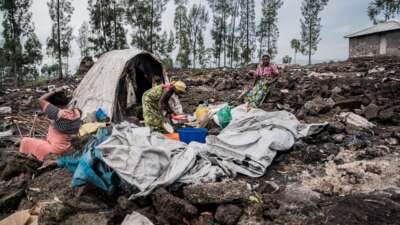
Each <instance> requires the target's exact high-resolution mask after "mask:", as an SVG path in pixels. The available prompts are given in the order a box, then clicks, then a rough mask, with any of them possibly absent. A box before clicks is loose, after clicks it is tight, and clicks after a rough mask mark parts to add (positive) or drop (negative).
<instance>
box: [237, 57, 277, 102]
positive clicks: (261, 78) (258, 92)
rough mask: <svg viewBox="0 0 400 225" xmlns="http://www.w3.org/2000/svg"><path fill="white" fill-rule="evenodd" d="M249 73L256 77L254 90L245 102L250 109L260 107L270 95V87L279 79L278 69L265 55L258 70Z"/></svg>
mask: <svg viewBox="0 0 400 225" xmlns="http://www.w3.org/2000/svg"><path fill="white" fill-rule="evenodd" d="M249 73H250V74H251V75H253V76H254V81H253V84H252V87H253V88H252V89H251V90H250V91H249V92H248V93H247V95H246V97H245V102H246V104H248V106H249V107H259V106H260V105H261V104H262V103H263V102H264V100H265V98H266V97H267V95H268V92H269V85H270V84H271V83H273V82H275V81H276V79H277V76H278V74H279V73H278V67H277V65H275V64H271V63H270V57H269V55H263V57H262V61H261V63H260V65H258V67H257V70H256V71H250V72H249Z"/></svg>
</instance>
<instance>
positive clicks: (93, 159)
mask: <svg viewBox="0 0 400 225" xmlns="http://www.w3.org/2000/svg"><path fill="white" fill-rule="evenodd" d="M107 138H108V131H107V128H100V129H98V131H97V134H96V136H95V137H93V138H91V139H90V140H89V142H88V143H87V144H86V145H85V147H84V149H83V151H82V153H75V154H73V155H69V156H64V157H62V158H60V159H58V160H57V164H58V166H59V167H64V168H66V169H67V170H68V171H69V172H70V173H72V174H73V176H72V180H71V185H72V187H79V186H82V185H84V184H86V183H88V182H89V183H91V184H93V185H95V186H97V187H99V188H101V189H102V190H104V191H107V192H110V191H112V189H113V187H114V185H113V179H112V178H113V174H114V172H113V171H112V170H111V169H110V168H109V167H108V166H107V165H106V164H105V163H104V162H103V161H102V153H101V152H100V151H99V150H98V149H97V148H96V146H97V145H98V144H100V143H101V142H103V141H104V140H105V139H107Z"/></svg>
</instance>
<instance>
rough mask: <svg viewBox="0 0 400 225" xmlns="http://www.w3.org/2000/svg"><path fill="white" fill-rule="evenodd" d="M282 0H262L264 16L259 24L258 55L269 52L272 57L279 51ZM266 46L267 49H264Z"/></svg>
mask: <svg viewBox="0 0 400 225" xmlns="http://www.w3.org/2000/svg"><path fill="white" fill-rule="evenodd" d="M282 5H283V1H282V0H263V1H262V18H261V21H260V24H259V25H258V31H257V36H258V41H259V44H260V50H259V52H258V57H259V58H261V56H262V54H264V53H267V54H268V55H269V56H270V57H271V59H273V58H275V56H276V54H277V53H278V49H277V46H276V42H277V41H278V38H279V29H278V25H277V23H278V10H279V9H280V8H281V7H282ZM265 48H266V51H264V49H265Z"/></svg>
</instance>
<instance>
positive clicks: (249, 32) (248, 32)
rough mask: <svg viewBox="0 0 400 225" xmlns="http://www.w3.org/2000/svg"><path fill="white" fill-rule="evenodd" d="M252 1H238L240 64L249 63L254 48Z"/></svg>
mask: <svg viewBox="0 0 400 225" xmlns="http://www.w3.org/2000/svg"><path fill="white" fill-rule="evenodd" d="M254 8H255V5H254V0H240V25H239V26H240V37H241V43H240V46H241V48H242V54H241V57H242V64H243V65H246V64H248V63H249V62H251V60H252V58H253V52H254V50H255V48H256V45H255V38H256V25H255V9H254Z"/></svg>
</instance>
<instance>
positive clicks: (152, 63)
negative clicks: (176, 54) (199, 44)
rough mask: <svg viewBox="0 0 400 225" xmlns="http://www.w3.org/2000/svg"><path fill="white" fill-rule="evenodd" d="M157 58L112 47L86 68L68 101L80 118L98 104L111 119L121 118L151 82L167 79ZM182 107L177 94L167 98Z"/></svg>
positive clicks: (177, 107)
mask: <svg viewBox="0 0 400 225" xmlns="http://www.w3.org/2000/svg"><path fill="white" fill-rule="evenodd" d="M168 81H169V80H168V77H167V76H166V75H165V73H164V71H163V66H162V64H161V62H160V61H159V60H158V59H157V58H156V57H155V56H154V55H152V54H150V53H148V52H144V51H141V50H138V49H126V50H114V51H110V52H107V53H105V54H103V55H102V56H101V57H100V58H99V59H98V60H97V62H96V63H95V64H94V65H93V67H92V68H91V69H90V70H89V71H88V72H87V74H86V75H85V77H84V78H83V80H82V81H81V83H80V84H79V86H78V87H77V89H76V90H75V92H74V95H73V100H72V102H71V104H75V106H76V107H78V108H80V109H81V110H82V113H83V118H85V117H87V116H88V115H90V114H92V113H93V112H94V111H95V110H96V108H98V107H101V108H102V109H103V111H104V112H105V113H107V115H108V116H109V117H110V118H111V119H112V120H113V121H115V122H119V121H122V120H123V119H124V117H125V116H126V115H127V114H128V111H129V109H131V108H133V107H135V106H140V105H141V98H142V95H143V93H144V92H145V91H146V90H148V89H150V88H151V87H152V85H153V84H154V83H165V82H168ZM170 103H171V104H172V105H174V108H176V109H177V111H178V112H179V111H182V107H181V106H180V103H179V101H178V100H177V97H176V96H174V98H172V100H171V102H170Z"/></svg>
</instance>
